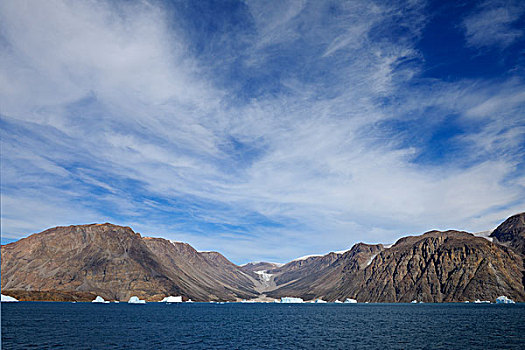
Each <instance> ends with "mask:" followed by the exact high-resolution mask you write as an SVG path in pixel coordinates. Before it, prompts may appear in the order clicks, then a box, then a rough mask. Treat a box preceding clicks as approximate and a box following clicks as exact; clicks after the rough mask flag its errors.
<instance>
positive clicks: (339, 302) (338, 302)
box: [334, 300, 343, 304]
mask: <svg viewBox="0 0 525 350" xmlns="http://www.w3.org/2000/svg"><path fill="white" fill-rule="evenodd" d="M334 303H336V304H342V303H343V302H342V301H341V300H336V301H334Z"/></svg>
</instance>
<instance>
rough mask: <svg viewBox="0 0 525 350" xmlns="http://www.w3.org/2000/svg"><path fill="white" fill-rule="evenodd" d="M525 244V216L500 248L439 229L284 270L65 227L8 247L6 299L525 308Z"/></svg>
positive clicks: (501, 232)
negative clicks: (479, 303)
mask: <svg viewBox="0 0 525 350" xmlns="http://www.w3.org/2000/svg"><path fill="white" fill-rule="evenodd" d="M524 237H525V213H519V214H516V215H513V216H511V217H509V218H508V219H506V220H505V221H504V222H503V223H501V224H500V225H499V226H498V227H497V228H496V229H495V230H493V231H492V233H491V234H490V236H489V237H488V238H491V239H492V241H493V242H491V241H490V239H487V237H481V236H475V235H474V234H471V233H468V232H464V231H456V230H448V231H437V230H432V231H428V232H425V233H423V234H421V235H415V236H405V237H402V238H400V239H398V240H397V241H396V243H394V244H393V245H390V246H384V245H382V244H365V243H357V244H355V245H354V246H352V248H351V249H349V250H346V251H342V252H330V253H328V254H325V255H320V256H309V257H305V258H304V259H295V260H292V261H290V262H288V263H287V264H284V265H280V264H275V263H267V262H258V263H248V264H245V265H243V266H237V265H235V264H233V263H232V262H231V261H229V260H228V259H227V258H226V257H224V256H223V255H222V254H220V253H218V252H198V251H197V250H195V249H194V248H193V247H192V246H191V245H189V244H188V243H182V242H174V241H169V240H167V239H164V238H156V237H143V236H141V234H139V233H136V232H134V231H133V230H132V229H131V228H130V227H127V226H119V225H113V224H110V223H104V224H87V225H71V226H57V227H54V228H50V229H47V230H44V231H42V232H40V233H36V234H33V235H31V236H29V237H26V238H23V239H21V240H19V241H17V242H13V243H9V244H7V245H2V291H3V292H4V291H8V292H11V293H12V294H15V295H14V296H15V297H16V295H18V296H22V297H23V298H25V300H34V299H45V300H64V299H67V300H69V299H71V298H73V299H74V300H84V299H87V298H90V297H92V295H95V294H96V295H102V296H103V297H105V298H106V299H109V300H124V299H126V298H129V296H131V295H132V294H133V295H137V296H139V297H141V298H145V299H148V300H151V301H154V300H160V299H161V298H162V297H164V296H166V295H173V294H177V295H183V296H184V298H185V299H188V298H191V299H193V300H197V301H209V300H215V301H236V300H237V301H238V300H241V299H257V300H271V299H272V298H279V297H283V296H298V297H302V298H303V299H305V300H310V299H316V298H323V299H326V300H329V301H333V300H337V299H345V298H347V297H351V298H354V299H357V300H359V301H368V302H407V301H410V300H414V299H415V300H421V301H425V302H444V301H463V300H475V299H478V298H479V299H491V300H492V299H494V298H495V297H497V296H499V295H507V296H510V297H512V298H513V299H515V300H518V301H525V291H524V287H523V286H524V284H525V265H524V259H523V258H524V252H523V247H524V246H525V245H524V244H523V243H524V241H525V238H524ZM68 293H69V294H68ZM66 295H70V296H71V297H65V296H66Z"/></svg>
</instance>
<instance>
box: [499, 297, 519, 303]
mask: <svg viewBox="0 0 525 350" xmlns="http://www.w3.org/2000/svg"><path fill="white" fill-rule="evenodd" d="M496 304H516V302H515V301H514V300H512V299H511V298H509V297H507V296H505V295H502V296H500V297H497V298H496Z"/></svg>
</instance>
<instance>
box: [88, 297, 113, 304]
mask: <svg viewBox="0 0 525 350" xmlns="http://www.w3.org/2000/svg"><path fill="white" fill-rule="evenodd" d="M92 303H93V304H109V301H107V300H104V298H102V297H101V296H100V295H98V296H97V297H96V298H95V300H93V301H92Z"/></svg>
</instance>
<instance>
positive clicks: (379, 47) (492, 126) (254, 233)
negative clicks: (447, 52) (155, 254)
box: [0, 0, 524, 262]
mask: <svg viewBox="0 0 525 350" xmlns="http://www.w3.org/2000/svg"><path fill="white" fill-rule="evenodd" d="M279 3H280V4H279V6H270V5H267V6H263V7H264V8H262V9H261V8H260V6H261V5H260V3H259V2H250V3H249V4H248V5H249V6H248V8H249V10H250V11H251V14H252V15H253V18H254V22H255V34H253V33H250V34H249V35H247V36H248V37H249V38H250V40H252V41H253V42H251V43H250V45H248V47H247V48H246V49H245V52H243V53H245V55H244V56H243V55H240V54H239V53H237V52H232V53H230V54H231V57H227V58H226V59H225V62H232V61H234V60H233V58H239V57H241V58H242V59H239V60H240V62H238V63H236V64H239V65H241V66H242V69H246V70H248V72H249V73H253V74H257V73H260V72H261V70H263V71H264V69H266V68H268V69H270V68H275V67H270V66H269V65H270V64H271V63H270V61H271V60H272V59H274V58H275V55H279V54H282V51H280V50H273V51H272V49H271V48H275V47H276V46H278V45H284V46H286V47H287V48H295V47H297V48H298V49H301V48H304V47H306V48H307V50H308V51H307V52H305V53H303V54H302V55H297V57H295V56H290V57H286V58H287V59H289V60H291V61H292V63H293V64H291V65H290V67H289V70H290V71H289V72H283V73H282V75H281V76H280V79H282V80H281V81H280V83H282V86H283V88H284V89H285V90H286V91H285V92H282V93H281V92H277V93H271V94H270V93H267V94H261V95H259V96H256V98H253V99H251V100H248V101H245V102H239V101H238V100H237V99H236V98H234V97H235V96H233V97H232V96H231V94H233V93H234V92H232V91H229V90H228V87H229V85H228V81H225V82H220V83H222V84H218V83H217V81H216V80H215V79H217V78H216V77H212V78H210V76H209V75H210V74H211V73H210V72H209V71H206V74H204V73H203V71H204V70H205V69H203V67H205V66H206V65H207V64H210V65H212V63H210V62H207V61H201V60H202V58H199V57H196V56H192V55H191V54H190V50H189V49H188V45H187V44H188V43H186V42H185V40H188V39H187V37H186V36H185V35H184V34H185V33H184V32H179V30H181V29H180V28H179V29H176V30H174V29H172V27H170V26H169V25H168V23H167V21H168V18H167V15H166V14H165V13H164V10H163V9H162V8H157V7H154V6H150V5H146V4H145V3H125V4H119V5H118V6H116V5H115V6H112V5H107V4H105V3H102V2H96V1H95V2H74V1H73V2H61V1H58V0H56V1H49V2H36V3H31V6H29V5H28V4H29V3H27V2H23V1H19V2H18V1H17V2H4V3H2V5H1V6H2V8H1V10H0V13H1V15H0V16H1V18H0V26H1V29H2V33H3V35H4V40H5V42H7V43H8V44H9V45H7V46H6V51H4V54H3V55H2V56H1V58H0V60H1V61H0V62H1V63H2V64H1V68H0V79H1V80H0V81H9V82H13V84H12V86H11V88H3V89H2V88H1V87H0V89H1V90H0V98H1V100H2V104H3V109H2V114H3V115H4V116H6V118H5V120H6V121H8V122H9V123H10V124H9V127H7V128H6V129H5V130H3V131H2V132H3V137H2V142H3V145H2V147H3V154H2V157H3V160H4V162H3V165H2V167H3V168H2V180H3V184H2V186H3V190H2V225H3V232H11V233H12V235H13V236H15V235H25V234H27V233H28V232H34V231H38V230H40V229H43V228H46V227H48V226H52V225H57V224H64V223H68V224H70V223H85V222H92V221H98V222H103V221H113V222H115V223H118V224H125V225H130V226H132V227H134V228H135V229H136V230H137V231H139V232H142V233H145V234H149V235H163V236H165V237H168V238H171V239H177V240H186V241H188V242H189V243H190V244H192V245H194V246H195V247H196V248H198V249H202V250H219V251H221V252H223V253H224V254H225V255H226V256H227V257H230V258H233V259H234V260H235V261H236V262H246V260H247V259H249V258H253V259H257V260H263V259H266V258H268V259H271V260H280V261H285V260H287V259H291V258H294V257H296V256H300V255H306V254H309V253H312V252H324V251H330V250H341V249H345V248H349V247H350V246H351V245H352V244H353V243H355V242H358V241H367V242H387V243H388V242H392V241H395V239H396V238H398V237H399V236H401V235H404V234H407V233H412V234H414V233H418V232H422V231H426V230H428V229H432V228H451V227H452V228H454V227H457V228H463V229H471V230H473V231H474V230H475V231H480V230H483V229H486V228H491V227H492V226H493V225H494V224H495V221H497V220H501V219H504V216H501V217H497V215H494V213H498V214H501V215H508V214H512V211H513V210H514V211H515V210H516V208H519V206H520V205H522V204H523V200H521V199H520V198H523V193H524V187H523V183H524V182H523V176H516V175H515V172H516V166H517V163H518V161H516V159H515V150H516V149H517V146H516V145H517V142H518V143H519V140H520V137H521V136H520V130H523V129H520V128H519V125H520V121H519V119H518V118H519V113H518V112H519V111H520V108H521V109H522V106H523V98H522V97H523V96H522V95H523V94H522V91H524V90H523V86H524V85H523V83H522V82H521V81H512V82H503V83H502V82H477V81H474V82H473V81H459V82H456V83H443V82H439V81H431V80H428V81H424V85H425V87H424V88H417V89H413V88H411V87H410V86H409V85H407V84H406V80H407V79H409V78H407V77H411V76H414V75H417V73H418V67H417V65H414V66H409V67H406V68H400V67H399V63H400V62H402V61H403V60H406V59H417V58H419V53H418V52H417V50H416V49H415V47H414V43H415V40H416V38H417V37H418V36H419V35H420V33H421V28H422V23H424V22H425V16H424V15H423V13H422V12H421V11H422V9H423V7H422V6H421V4H418V3H415V4H413V6H412V7H411V8H406V7H402V6H401V8H399V5H398V4H394V5H389V6H379V5H377V6H371V5H369V4H368V2H366V1H364V2H354V3H352V4H351V5H348V4H347V5H344V6H342V10H341V12H339V13H340V14H341V16H340V17H339V18H335V19H332V18H323V17H322V13H323V12H322V11H321V10H322V4H319V3H317V2H314V3H313V4H312V3H310V4H308V3H306V2H290V3H282V2H279ZM345 6H346V7H345ZM406 13H409V14H410V15H406V16H404V15H405V14H406ZM328 19H330V20H331V21H328V22H327V20H328ZM348 19H352V21H348ZM377 24H383V25H385V26H387V27H388V26H390V25H402V26H404V27H405V28H408V29H407V30H408V32H409V33H410V34H409V35H408V38H406V40H397V41H391V42H390V41H388V40H385V41H381V42H377V41H374V40H373V39H372V38H371V37H370V35H369V34H370V31H371V30H372V29H373V28H375V26H376V25H377ZM210 40H212V39H210ZM217 40H227V38H219V39H217ZM305 42H306V43H305ZM290 51H293V50H290ZM217 64H218V63H217V62H213V65H217ZM225 64H226V63H225ZM230 64H231V63H230ZM295 64H303V65H304V66H302V67H303V68H302V69H301V70H300V71H299V72H296V71H294V69H295ZM250 69H253V71H251V70H250ZM316 69H319V70H320V71H321V72H326V74H324V73H323V74H318V75H316V76H315V78H312V77H310V76H308V77H304V76H302V73H301V72H308V74H310V73H311V72H313V71H315V70H316ZM312 74H313V73H312ZM400 77H401V78H400ZM1 86H3V87H5V86H6V85H4V84H2V85H1ZM218 86H222V87H221V88H219V87H218ZM480 86H481V88H480ZM494 91H499V93H494ZM489 96H491V97H489ZM385 97H387V98H390V97H396V98H399V101H401V103H399V104H395V103H394V104H389V105H387V106H384V105H383V104H382V103H380V102H378V100H380V99H381V98H385ZM425 108H435V109H439V110H443V111H444V113H445V112H454V113H456V114H458V115H459V116H460V118H462V120H463V119H464V120H469V121H470V122H471V123H472V122H473V123H478V122H479V121H483V123H480V127H479V128H478V129H477V130H475V131H473V132H470V133H468V134H467V135H463V136H458V137H457V139H458V140H460V141H461V139H463V141H462V142H464V143H465V144H469V145H470V144H472V145H475V146H472V152H471V153H472V154H471V155H462V156H461V157H462V158H461V159H460V161H458V162H450V161H449V162H447V163H443V164H432V165H421V164H419V165H418V164H416V163H415V162H414V159H415V157H417V156H418V155H419V154H421V152H424V149H421V148H419V147H420V145H418V144H414V145H412V144H410V143H409V144H408V145H407V144H405V141H406V140H404V139H402V137H401V136H402V135H394V136H390V135H387V136H386V135H385V133H382V132H381V130H379V131H378V125H380V124H381V123H382V122H384V121H386V120H392V119H396V120H410V118H420V120H419V122H421V123H426V122H429V123H430V122H433V121H432V120H430V118H431V117H425V116H424V115H425V114H424V111H425ZM413 115H417V117H413ZM421 115H423V117H421ZM503 117H505V120H507V122H506V123H503V124H504V127H502V122H501V118H503ZM425 118H428V119H425ZM13 130H18V131H17V132H18V133H19V134H16V135H15V134H14V135H11V133H12V132H13ZM4 136H5V137H4ZM502 140H505V142H503V141H502ZM490 145H493V146H490ZM495 145H497V147H496V146H495ZM236 147H237V148H236ZM465 147H466V148H467V149H468V147H467V146H465ZM494 149H497V150H498V152H497V153H498V154H499V155H498V156H495V153H494V151H490V150H494ZM476 152H479V153H480V154H476ZM487 154H489V155H490V156H487ZM478 157H480V158H479V159H478ZM509 177H512V178H513V179H512V181H509ZM4 199H5V200H4ZM46 203H48V205H46ZM181 203H182V204H181ZM31 214H33V215H31ZM28 216H31V220H26V221H24V220H25V219H26V217H28ZM254 217H255V218H254ZM258 220H259V221H265V223H266V221H268V222H271V223H272V225H262V224H259V223H258ZM191 221H194V223H193V224H192V223H191ZM188 222H189V223H188ZM200 223H201V224H202V226H199V224H200ZM212 225H215V226H221V225H222V226H223V227H222V228H217V227H215V228H214V229H208V227H209V226H212ZM238 227H241V228H238ZM208 230H209V231H208ZM290 242H292V243H290Z"/></svg>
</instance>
